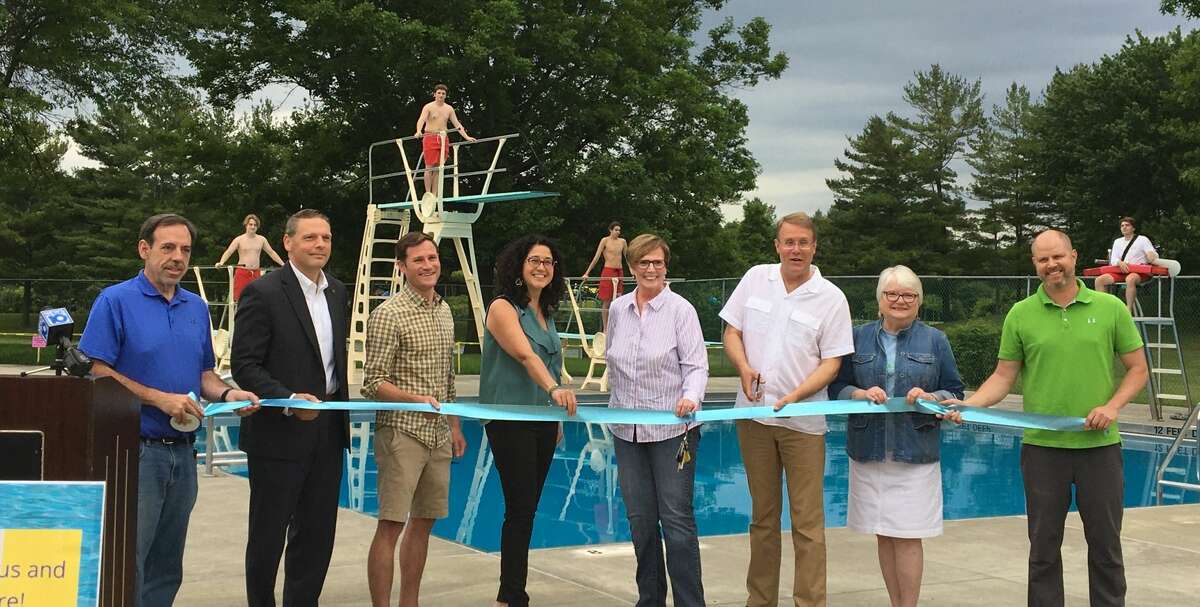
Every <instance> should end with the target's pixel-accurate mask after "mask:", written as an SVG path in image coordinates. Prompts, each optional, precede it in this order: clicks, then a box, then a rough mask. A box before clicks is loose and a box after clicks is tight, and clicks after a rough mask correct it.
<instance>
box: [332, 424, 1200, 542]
mask: <svg viewBox="0 0 1200 607" xmlns="http://www.w3.org/2000/svg"><path fill="white" fill-rule="evenodd" d="M828 421H829V428H830V432H829V434H828V435H826V453H825V522H826V526H827V527H841V526H845V524H846V492H847V475H848V471H849V468H848V466H849V464H848V460H847V458H846V451H845V446H846V421H845V417H844V416H830V417H829V418H828ZM463 431H464V435H465V436H466V440H467V445H468V448H467V452H466V454H465V455H464V456H463V457H461V458H459V459H457V460H455V461H454V463H453V464H452V465H451V482H450V515H449V516H448V517H447V518H445V519H442V520H439V521H438V522H437V523H436V525H435V526H434V528H433V532H434V534H435V535H437V536H439V537H442V538H445V539H448V540H452V541H457V542H461V543H463V544H467V545H469V546H472V547H475V548H478V549H480V550H484V551H496V550H499V548H500V525H501V523H502V522H503V518H504V505H503V504H504V500H503V496H502V493H501V490H500V483H499V478H498V477H497V474H496V471H495V467H494V466H492V465H490V458H489V457H488V455H489V454H488V451H487V443H486V439H485V438H484V433H483V427H482V426H481V425H480V424H479V423H478V422H476V421H473V420H463ZM589 432H590V436H591V440H589ZM701 432H702V438H701V440H700V444H699V447H698V455H697V460H696V463H697V465H696V486H695V511H696V522H697V526H698V528H699V532H700V535H702V536H705V535H722V534H732V533H745V532H746V531H747V527H748V524H749V521H750V495H749V493H748V491H747V489H746V480H745V474H746V472H745V469H744V468H743V466H742V461H741V455H740V453H739V451H738V442H737V432H736V426H735V425H734V424H733V423H709V424H705V425H704V426H702V428H701ZM603 439H604V433H603V432H602V430H601V429H600V427H599V426H591V427H590V428H589V426H588V425H586V424H580V423H569V424H566V425H565V428H564V438H563V441H562V442H561V443H560V444H559V446H558V449H557V451H556V452H555V455H554V461H553V463H552V464H551V469H550V473H549V476H548V477H547V480H546V487H545V489H544V490H543V492H542V499H541V502H540V504H539V506H538V512H537V518H536V519H535V523H534V532H533V539H532V542H531V546H532V547H534V548H547V547H554V546H573V545H582V544H596V543H605V542H623V541H628V540H629V537H630V536H629V524H628V521H627V520H626V518H625V508H624V504H623V503H622V500H621V490H620V487H619V483H618V482H617V469H616V458H615V456H614V455H613V454H612V448H611V445H610V444H609V445H606V444H605V441H604V440H603ZM1124 441H1125V442H1124V447H1123V451H1124V455H1125V505H1126V507H1137V506H1147V505H1151V504H1153V500H1154V470H1155V468H1156V467H1157V465H1158V464H1159V462H1160V461H1161V459H1162V457H1163V455H1164V454H1165V453H1166V450H1167V447H1168V445H1169V443H1168V442H1167V441H1165V440H1162V439H1154V438H1149V437H1147V438H1141V437H1130V436H1125V438H1124ZM1020 442H1021V434H1020V432H1016V431H1011V430H1008V429H1003V428H991V427H986V426H973V427H972V429H954V428H947V429H945V430H943V432H942V484H943V493H944V509H945V510H944V514H945V518H946V519H947V520H953V519H967V518H977V517H990V516H1005V515H1015V514H1023V513H1024V512H1025V501H1024V492H1023V489H1022V485H1021V476H1020V469H1019V449H1020ZM481 449H483V457H481V456H480V451H481ZM581 454H582V456H583V457H582V458H581ZM581 459H582V465H580V461H581ZM1196 460H1197V457H1196V449H1195V447H1190V448H1184V449H1181V451H1180V453H1179V454H1177V455H1176V459H1175V465H1177V466H1181V465H1185V464H1186V465H1187V466H1188V467H1189V474H1191V475H1192V477H1193V478H1194V476H1195V467H1196ZM365 464H366V470H365V475H364V482H363V490H362V494H361V495H360V496H357V497H356V499H354V500H351V499H350V495H349V490H348V488H347V486H346V484H347V482H346V481H345V480H343V497H342V499H343V506H349V505H351V503H352V502H353V505H354V506H356V507H358V509H361V510H362V511H363V512H364V513H366V514H371V515H374V514H377V513H378V500H377V497H376V494H375V465H374V464H375V462H374V457H373V456H370V457H368V458H367V460H366V462H365ZM573 480H574V481H575V482H574V488H573V490H572V481H573ZM785 499H786V498H785ZM1198 501H1200V495H1198V494H1197V493H1195V492H1190V493H1189V492H1182V493H1181V492H1178V491H1177V490H1168V492H1167V499H1165V500H1164V503H1168V504H1169V503H1196V502H1198ZM783 517H784V519H783V526H784V528H787V526H788V525H789V524H790V523H789V520H788V515H787V509H786V508H785V509H784V514H783Z"/></svg>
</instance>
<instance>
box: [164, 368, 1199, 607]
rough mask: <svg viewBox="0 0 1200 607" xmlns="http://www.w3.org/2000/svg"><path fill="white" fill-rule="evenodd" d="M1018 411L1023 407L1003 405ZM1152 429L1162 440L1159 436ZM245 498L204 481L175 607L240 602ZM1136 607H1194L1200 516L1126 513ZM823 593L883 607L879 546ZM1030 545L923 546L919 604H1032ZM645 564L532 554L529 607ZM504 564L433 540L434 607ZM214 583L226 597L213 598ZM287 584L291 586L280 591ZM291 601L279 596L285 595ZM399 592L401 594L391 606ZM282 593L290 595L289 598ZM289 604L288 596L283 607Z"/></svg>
mask: <svg viewBox="0 0 1200 607" xmlns="http://www.w3.org/2000/svg"><path fill="white" fill-rule="evenodd" d="M457 388H458V393H459V394H478V377H476V376H462V377H459V378H458V386H457ZM737 389H738V388H737V380H736V379H734V378H712V379H711V380H710V381H709V386H708V392H709V394H710V395H711V394H725V395H728V396H730V397H731V395H732V394H733V393H734V392H735V391H736V390H737ZM999 406H1001V407H1004V408H1010V409H1020V407H1021V400H1020V397H1019V396H1017V397H1012V398H1009V399H1006V400H1005V402H1004V403H1002V404H1001V405H999ZM1121 420H1122V423H1123V427H1124V428H1125V429H1126V430H1127V431H1129V430H1134V429H1137V430H1139V431H1143V432H1148V433H1151V434H1160V435H1161V434H1171V430H1172V429H1173V430H1174V431H1175V432H1178V427H1179V426H1180V425H1181V422H1178V421H1172V420H1169V419H1168V420H1165V421H1163V422H1154V421H1153V420H1152V419H1151V417H1150V412H1149V408H1148V407H1147V406H1145V405H1138V404H1131V405H1129V406H1128V407H1126V409H1125V410H1124V411H1123V412H1122V416H1121ZM1156 429H1157V430H1156ZM248 498H249V487H248V485H247V483H246V481H245V479H243V478H240V477H236V476H227V475H223V474H221V475H218V476H215V477H209V478H206V477H203V476H202V477H201V480H200V497H199V501H198V502H197V504H196V509H195V511H194V512H193V513H192V524H191V531H190V533H189V535H188V546H187V551H186V554H185V559H184V571H185V572H186V573H185V579H184V584H183V587H182V589H181V590H180V594H179V600H178V601H177V602H176V604H177V605H180V606H185V607H191V606H195V607H208V606H212V607H217V606H221V607H224V606H226V605H234V604H242V603H243V602H244V600H245V599H244V596H245V595H244V578H243V576H242V570H241V567H242V554H241V551H242V549H243V546H245V541H246V540H245V538H246V520H247V504H248V501H249V499H248ZM374 529H375V519H374V518H373V517H370V516H366V515H363V514H360V513H357V512H353V511H350V510H345V509H343V510H341V511H340V512H339V514H338V531H337V533H338V535H337V544H336V546H335V548H334V552H333V561H332V564H331V566H330V570H329V575H328V577H327V580H326V583H325V591H324V593H323V594H322V595H321V604H322V605H347V606H349V605H366V604H368V603H369V595H368V593H367V587H366V554H367V548H368V546H369V545H370V543H371V537H372V535H373V534H374ZM1082 529H1083V528H1082V525H1081V524H1080V521H1079V517H1078V515H1076V514H1071V515H1070V517H1069V518H1068V519H1067V532H1066V537H1065V540H1064V544H1063V559H1064V571H1065V584H1066V590H1067V604H1068V605H1086V604H1087V545H1086V543H1085V542H1084V539H1083V531H1082ZM1123 537H1124V549H1125V561H1126V563H1127V565H1126V576H1127V579H1128V584H1129V595H1128V604H1129V605H1131V606H1133V605H1155V606H1159V605H1187V604H1192V603H1193V602H1194V600H1195V588H1196V586H1195V584H1196V571H1197V570H1198V569H1200V505H1184V506H1163V507H1150V508H1136V509H1130V510H1126V512H1125V524H1124V531H1123ZM826 541H827V544H828V550H829V564H828V592H829V604H831V605H886V604H887V602H888V600H887V591H886V589H885V587H884V585H883V578H882V577H881V576H880V574H879V569H878V565H877V560H876V554H875V541H874V539H873V538H872V537H871V536H868V535H863V534H858V533H853V532H851V531H848V530H847V529H845V528H838V529H829V530H828V532H827V540H826ZM1028 550H1029V543H1028V541H1027V540H1026V524H1025V517H1024V516H1007V517H997V518H984V519H973V520H959V521H947V522H946V524H945V535H943V536H942V537H939V538H936V539H933V540H930V541H927V542H926V543H925V578H924V584H923V586H922V595H921V599H922V603H924V604H936V605H980V604H989V605H1019V604H1023V603H1024V602H1025V572H1026V569H1025V566H1026V558H1027V556H1028ZM700 551H701V559H702V563H703V567H704V572H705V573H704V583H705V590H706V596H707V599H708V604H710V605H744V604H745V598H746V594H745V572H746V567H747V564H748V563H749V548H748V539H747V536H746V535H745V534H739V535H729V536H716V537H704V538H701V541H700ZM791 559H792V555H791V549H790V542H788V541H786V538H785V541H784V548H783V563H784V565H783V570H782V574H781V576H780V580H781V582H780V583H781V590H780V592H781V597H782V598H781V600H780V603H779V604H780V605H790V604H791V601H790V598H789V594H790V591H791V571H790V568H791ZM635 566H636V563H635V559H634V557H633V550H632V546H631V545H630V544H628V543H620V544H602V545H591V546H576V547H568V548H547V549H541V550H534V551H532V552H531V553H530V573H529V586H528V588H529V593H530V596H531V598H532V602H533V604H534V605H552V606H574V605H580V606H582V605H588V606H608V605H633V604H635V603H636V600H637V594H636V587H635V586H634V583H633V571H634V569H635ZM499 571H500V560H499V556H498V555H497V554H495V553H486V552H480V551H478V550H476V549H474V548H470V547H468V546H464V545H462V544H457V543H455V542H451V541H447V540H443V539H439V538H433V539H432V540H431V543H430V549H429V560H428V562H427V565H426V568H425V577H424V581H423V584H422V601H423V603H422V604H424V605H430V606H438V607H442V606H446V607H456V606H460V605H461V606H468V605H469V606H475V607H486V606H489V605H491V601H492V599H494V598H495V592H496V584H497V580H498V578H499ZM214 578H217V579H220V580H221V583H219V584H214V583H213V582H212V580H213V579H214ZM281 579H282V578H281ZM280 588H282V586H280ZM398 590H399V581H398V578H397V582H396V584H395V587H394V588H393V604H395V595H396V593H397V592H398ZM280 593H282V590H280ZM280 595H281V594H280Z"/></svg>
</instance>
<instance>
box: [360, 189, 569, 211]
mask: <svg viewBox="0 0 1200 607" xmlns="http://www.w3.org/2000/svg"><path fill="white" fill-rule="evenodd" d="M554 196H558V192H537V191H531V190H522V191H519V192H501V193H497V194H468V195H467V196H450V197H448V198H443V199H442V202H443V203H470V204H492V203H497V202H511V201H515V200H532V199H534V198H551V197H554ZM378 206H379V208H381V209H411V208H413V207H414V206H415V205H414V203H413V202H412V201H411V200H405V201H403V202H385V203H383V204H380V205H378Z"/></svg>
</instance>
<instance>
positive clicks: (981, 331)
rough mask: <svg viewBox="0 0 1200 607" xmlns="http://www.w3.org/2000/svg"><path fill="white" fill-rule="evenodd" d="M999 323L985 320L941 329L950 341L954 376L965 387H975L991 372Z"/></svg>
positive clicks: (998, 338)
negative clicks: (956, 367) (954, 369)
mask: <svg viewBox="0 0 1200 607" xmlns="http://www.w3.org/2000/svg"><path fill="white" fill-rule="evenodd" d="M1002 324H1003V323H1002V322H1001V320H1000V319H998V318H986V319H974V320H969V321H966V322H960V323H955V324H950V325H944V326H942V327H941V329H942V330H943V331H945V332H946V337H947V338H948V339H949V340H950V348H951V349H952V350H953V351H954V359H955V361H956V362H957V363H958V373H959V375H961V376H962V378H963V383H965V384H966V385H968V386H978V385H979V384H981V383H983V381H984V380H985V379H987V378H988V376H990V375H991V374H992V371H993V370H995V368H996V353H997V352H999V351H1000V329H1001V326H1002Z"/></svg>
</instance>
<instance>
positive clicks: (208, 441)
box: [204, 415, 216, 476]
mask: <svg viewBox="0 0 1200 607" xmlns="http://www.w3.org/2000/svg"><path fill="white" fill-rule="evenodd" d="M213 417H214V416H212V415H209V416H208V418H207V419H205V420H204V421H205V430H204V475H205V476H213V451H214V447H213V443H215V442H216V440H215V437H214V436H213V435H214V434H215V432H216V422H215V421H214V419H213Z"/></svg>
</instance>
